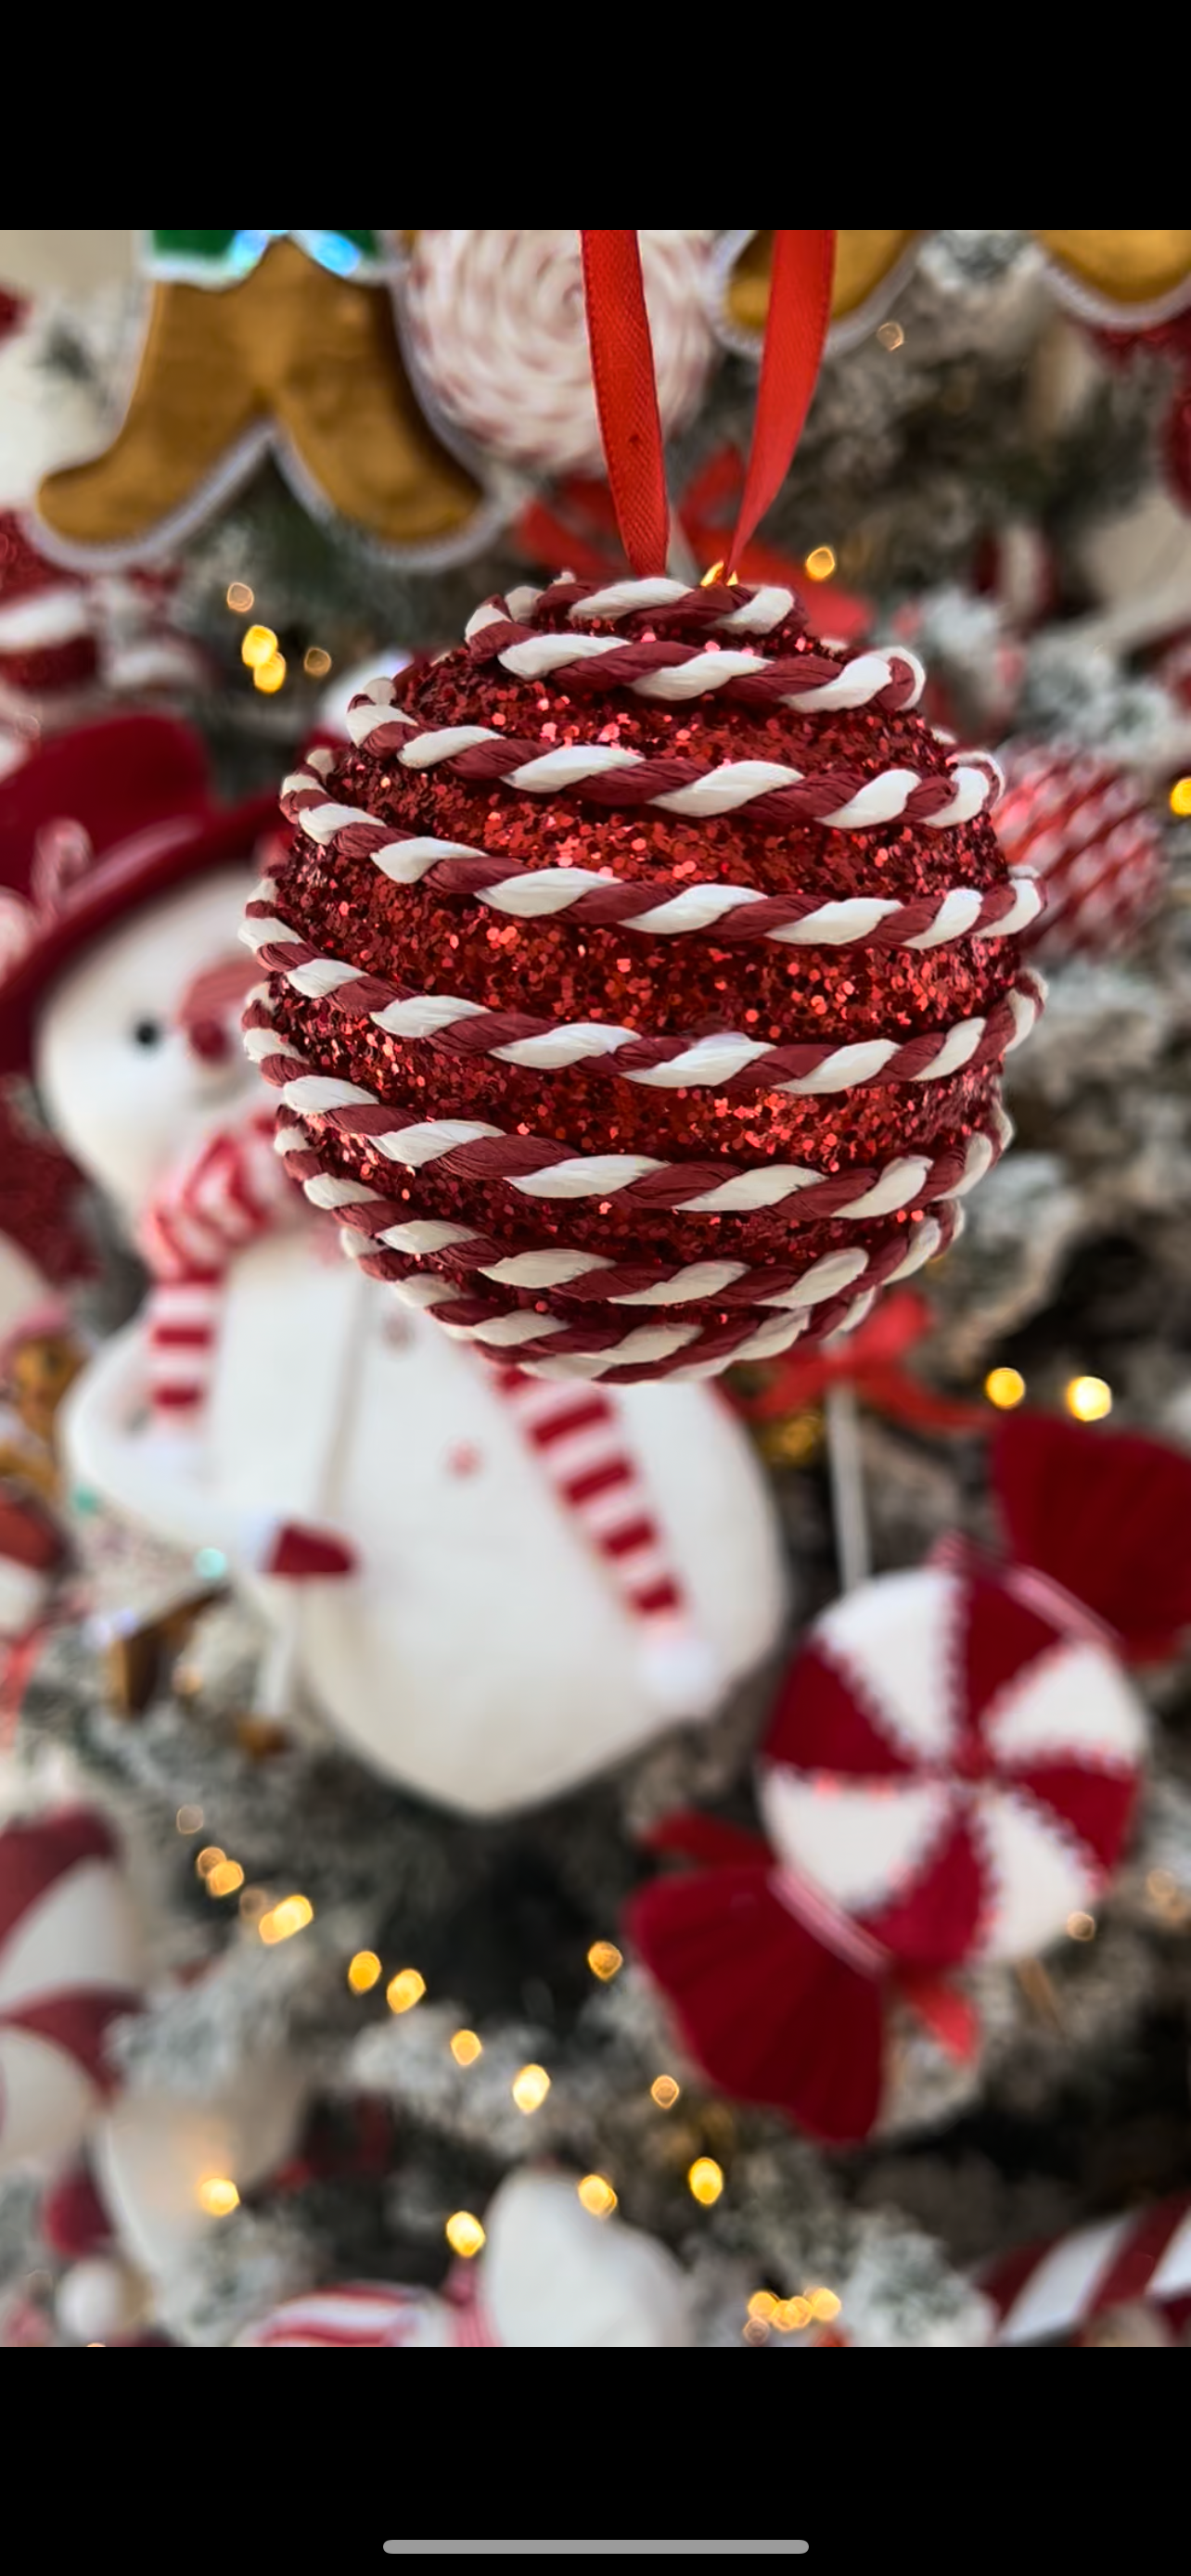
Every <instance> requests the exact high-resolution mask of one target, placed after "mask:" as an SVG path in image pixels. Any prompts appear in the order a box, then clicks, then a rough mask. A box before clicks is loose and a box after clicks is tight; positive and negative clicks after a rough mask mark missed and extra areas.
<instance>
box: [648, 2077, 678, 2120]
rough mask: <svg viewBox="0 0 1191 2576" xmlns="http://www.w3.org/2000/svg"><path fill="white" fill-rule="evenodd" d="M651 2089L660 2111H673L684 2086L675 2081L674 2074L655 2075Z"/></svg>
mask: <svg viewBox="0 0 1191 2576" xmlns="http://www.w3.org/2000/svg"><path fill="white" fill-rule="evenodd" d="M649 2090H650V2093H651V2094H652V2096H653V2099H654V2101H655V2102H656V2103H657V2106H658V2109H659V2111H672V2110H673V2108H674V2105H675V2103H676V2102H677V2100H678V2096H679V2094H680V2093H681V2091H682V2086H681V2084H676V2083H675V2081H674V2077H673V2076H672V2075H655V2076H654V2079H653V2082H652V2084H651V2085H650V2088H649Z"/></svg>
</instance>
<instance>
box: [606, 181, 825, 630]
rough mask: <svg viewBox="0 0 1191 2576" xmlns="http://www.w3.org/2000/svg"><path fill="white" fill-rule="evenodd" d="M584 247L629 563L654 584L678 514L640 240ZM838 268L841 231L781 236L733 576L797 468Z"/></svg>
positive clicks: (610, 459)
mask: <svg viewBox="0 0 1191 2576" xmlns="http://www.w3.org/2000/svg"><path fill="white" fill-rule="evenodd" d="M580 239H581V241H582V245H583V286H584V294H585V297H586V302H587V336H588V341H589V344H590V347H591V372H592V380H593V383H594V386H595V397H596V409H597V411H598V413H599V421H600V435H601V438H602V439H603V443H604V455H605V458H606V460H607V465H608V482H609V485H610V487H611V491H612V497H613V500H614V501H615V504H616V517H617V522H618V525H619V528H620V534H621V541H622V543H623V546H624V550H625V553H626V555H627V556H628V559H629V562H630V564H631V565H632V568H633V571H634V572H635V573H636V574H637V576H638V578H639V579H645V578H647V577H648V576H649V575H650V574H656V573H664V572H665V569H666V555H667V548H668V543H669V525H670V513H669V504H668V502H667V498H666V475H665V463H664V456H663V445H662V424H661V418H660V415H659V412H658V398H657V384H656V381H655V376H654V365H653V342H652V340H651V338H650V334H649V316H648V314H647V312H646V309H645V288H644V285H643V282H642V277H641V255H640V251H639V249H638V243H637V235H636V233H635V232H631V233H629V232H585V233H582V234H581V235H580ZM834 265H835V234H834V233H833V232H775V234H774V236H773V266H772V271H771V276H770V287H769V311H768V314H767V316H766V322H765V347H764V353H763V355H762V359H761V380H760V384H759V386H758V388H757V409H756V415H755V418H754V421H753V440H752V449H751V452H750V455H749V463H748V472H747V474H746V476H745V482H744V491H743V493H742V495H741V502H740V510H739V514H738V516H737V521H736V532H735V535H734V536H733V539H732V544H731V547H730V548H729V552H728V557H727V561H726V564H725V567H724V569H725V576H726V577H727V576H730V575H732V574H733V573H734V572H735V571H736V569H737V566H738V565H739V562H740V558H741V556H742V554H743V553H744V549H745V547H746V546H747V544H748V541H749V538H750V537H751V536H752V533H753V530H754V528H755V527H756V526H757V523H758V521H759V520H760V519H762V518H763V517H764V514H765V512H766V510H767V509H768V508H769V506H770V504H771V502H772V501H774V500H775V499H776V497H777V494H778V492H779V491H780V490H781V486H782V484H783V482H784V481H785V478H786V475H787V474H788V472H789V470H790V460H791V458H792V457H793V454H794V450H795V448H796V447H797V445H798V441H799V438H800V436H801V433H802V425H803V422H804V420H805V419H806V415H807V412H808V410H809V408H810V401H811V396H812V394H813V393H814V390H815V384H816V381H817V379H818V374H819V366H820V362H821V359H822V356H823V343H824V341H825V339H826V337H827V325H828V322H829V321H830V318H831V281H832V272H833V269H834Z"/></svg>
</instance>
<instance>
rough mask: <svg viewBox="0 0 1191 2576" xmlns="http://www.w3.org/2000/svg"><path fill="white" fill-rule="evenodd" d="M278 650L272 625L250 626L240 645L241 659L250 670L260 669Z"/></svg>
mask: <svg viewBox="0 0 1191 2576" xmlns="http://www.w3.org/2000/svg"><path fill="white" fill-rule="evenodd" d="M276 650H277V638H276V636H275V634H274V632H273V629H272V627H271V626H250V627H249V629H248V633H247V634H246V636H245V637H244V640H243V642H242V644H241V646H240V660H241V661H242V662H243V663H244V665H245V667H246V669H247V670H249V671H259V670H261V669H262V668H263V666H264V664H265V663H266V662H268V661H270V660H271V659H272V656H273V654H274V653H275V652H276Z"/></svg>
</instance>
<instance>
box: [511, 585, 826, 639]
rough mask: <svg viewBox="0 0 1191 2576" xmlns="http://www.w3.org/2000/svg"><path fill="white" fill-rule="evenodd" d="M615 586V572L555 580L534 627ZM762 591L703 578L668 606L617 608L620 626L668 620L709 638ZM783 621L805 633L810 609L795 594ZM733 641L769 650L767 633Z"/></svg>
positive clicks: (582, 622) (599, 621)
mask: <svg viewBox="0 0 1191 2576" xmlns="http://www.w3.org/2000/svg"><path fill="white" fill-rule="evenodd" d="M616 586H617V583H616V576H615V574H612V575H610V576H609V578H608V580H607V581H552V582H550V583H549V584H548V585H547V587H546V589H545V590H543V591H541V592H540V593H539V595H538V597H537V599H536V600H535V601H534V604H533V622H534V627H535V631H536V632H537V633H539V634H541V633H546V632H548V631H551V621H552V620H554V619H557V618H558V617H560V616H565V617H566V618H568V619H569V618H570V615H571V611H572V609H574V608H582V606H583V605H584V602H585V601H586V600H589V599H597V598H599V597H600V596H601V595H602V594H603V593H604V592H606V591H609V590H611V589H613V588H615V587H616ZM757 590H758V585H757V583H755V582H753V583H752V584H746V583H744V582H734V581H733V582H726V581H717V582H699V583H698V584H697V585H696V587H695V589H694V590H688V591H686V592H685V593H684V595H683V597H682V598H681V599H676V600H671V601H668V602H667V604H666V606H665V607H664V608H630V609H620V610H618V612H617V616H616V625H617V627H621V626H623V627H625V628H627V629H629V630H630V631H631V630H632V629H633V628H634V627H637V626H642V625H648V626H654V625H657V624H659V623H661V622H662V621H664V622H665V624H666V625H667V626H677V627H679V628H680V629H681V630H682V631H683V632H684V633H687V634H691V635H695V636H703V637H707V636H708V635H710V634H712V633H714V631H715V630H716V629H717V628H719V627H722V626H724V625H726V624H727V623H728V621H729V619H731V618H732V617H734V616H735V614H736V611H737V610H738V609H740V608H747V607H748V606H750V605H751V603H752V601H753V600H754V599H755V598H756V597H757ZM573 622H574V624H575V625H576V627H578V628H581V629H582V630H583V631H584V632H585V633H587V634H589V635H594V634H596V633H598V632H599V629H600V627H601V626H610V625H611V620H610V619H607V618H595V617H591V618H588V617H584V618H576V619H575V620H574V621H573ZM781 622H782V626H783V628H786V629H791V630H792V631H793V632H794V633H795V634H801V633H803V632H804V631H805V627H806V610H805V608H804V607H803V604H802V601H801V600H800V599H799V598H798V597H797V595H796V594H795V593H793V592H792V593H791V595H790V606H789V609H788V611H787V613H786V615H785V617H783V619H782V621H781ZM729 640H731V641H740V642H744V643H752V644H756V645H757V647H758V650H759V651H761V652H764V651H765V649H766V642H767V639H766V637H765V636H764V635H753V636H739V635H738V636H736V637H734V638H730V639H729Z"/></svg>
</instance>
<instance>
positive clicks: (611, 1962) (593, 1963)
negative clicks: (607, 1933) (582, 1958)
mask: <svg viewBox="0 0 1191 2576" xmlns="http://www.w3.org/2000/svg"><path fill="white" fill-rule="evenodd" d="M587 1964H588V1967H589V1968H590V1970H591V1973H592V1975H593V1977H600V1978H602V1979H603V1981H604V1983H605V1984H607V1981H608V1979H609V1977H614V1976H615V1975H616V1971H617V1969H618V1968H623V1966H624V1954H623V1952H622V1951H620V1950H618V1949H617V1947H616V1943H615V1941H593V1942H592V1945H591V1948H590V1950H589V1951H588V1953H587Z"/></svg>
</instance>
